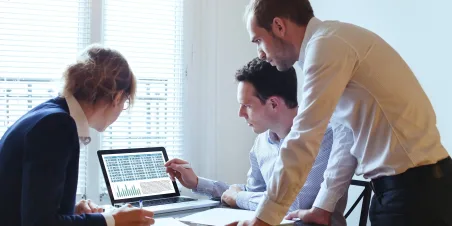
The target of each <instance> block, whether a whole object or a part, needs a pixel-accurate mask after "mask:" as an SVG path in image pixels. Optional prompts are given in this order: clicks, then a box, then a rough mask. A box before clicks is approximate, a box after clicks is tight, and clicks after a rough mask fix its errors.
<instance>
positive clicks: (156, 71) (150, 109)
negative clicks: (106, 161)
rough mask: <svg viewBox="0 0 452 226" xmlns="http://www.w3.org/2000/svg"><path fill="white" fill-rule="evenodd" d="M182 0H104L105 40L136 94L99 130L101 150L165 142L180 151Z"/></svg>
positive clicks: (169, 149) (173, 154)
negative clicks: (127, 70)
mask: <svg viewBox="0 0 452 226" xmlns="http://www.w3.org/2000/svg"><path fill="white" fill-rule="evenodd" d="M182 2H183V1H182V0H132V1H124V0H105V6H104V16H105V17H104V35H103V40H104V43H105V44H107V45H108V46H114V47H115V48H117V49H118V50H119V51H120V52H121V53H123V54H124V55H125V57H126V58H127V59H128V60H129V63H130V66H131V68H132V70H133V72H134V74H135V76H136V77H137V80H138V81H137V84H138V85H137V87H138V92H137V94H138V95H137V100H136V102H135V105H134V106H133V108H132V109H131V110H130V111H129V112H127V111H126V112H123V113H122V115H121V116H120V118H119V119H118V120H117V121H116V122H115V123H113V125H112V126H111V127H109V128H108V129H107V130H106V131H105V132H104V133H103V134H102V144H101V145H102V148H103V149H110V148H113V149H118V148H131V147H155V146H164V147H165V148H166V150H167V152H168V155H169V157H170V158H173V157H180V155H181V154H182V144H183V143H182V141H183V140H182V129H183V128H182V125H183V124H182V95H183V90H182V82H183V80H182V79H183V71H184V70H183V61H182V54H183V52H182V51H183V49H182V41H183V40H182V37H183V35H182V12H183V10H182ZM101 178H103V177H101ZM101 181H103V180H101ZM102 185H103V186H102V187H101V192H103V193H106V192H107V191H106V188H105V185H104V184H102Z"/></svg>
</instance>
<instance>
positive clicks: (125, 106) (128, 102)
mask: <svg viewBox="0 0 452 226" xmlns="http://www.w3.org/2000/svg"><path fill="white" fill-rule="evenodd" d="M129 107H130V97H129V96H128V97H127V99H126V102H124V108H123V110H127V109H129Z"/></svg>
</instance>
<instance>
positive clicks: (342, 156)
mask: <svg viewBox="0 0 452 226" xmlns="http://www.w3.org/2000/svg"><path fill="white" fill-rule="evenodd" d="M332 127H333V137H334V138H333V147H332V150H331V155H330V159H329V161H328V166H327V168H326V170H325V173H324V175H323V177H324V180H323V182H322V184H321V188H320V191H319V194H318V195H317V198H316V200H315V202H314V205H313V206H314V207H317V208H320V209H323V210H326V211H328V212H333V211H334V209H335V207H336V203H337V202H338V200H339V199H340V198H341V197H342V196H343V195H344V194H345V192H346V191H347V190H348V187H349V185H350V182H351V179H352V177H353V174H354V172H355V169H356V166H357V165H358V162H357V160H356V158H355V157H354V156H353V155H352V154H351V152H350V149H351V148H352V146H353V144H354V138H353V133H352V130H351V129H349V128H347V127H345V126H344V125H342V124H332Z"/></svg>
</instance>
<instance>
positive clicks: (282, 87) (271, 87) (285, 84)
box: [166, 58, 347, 226]
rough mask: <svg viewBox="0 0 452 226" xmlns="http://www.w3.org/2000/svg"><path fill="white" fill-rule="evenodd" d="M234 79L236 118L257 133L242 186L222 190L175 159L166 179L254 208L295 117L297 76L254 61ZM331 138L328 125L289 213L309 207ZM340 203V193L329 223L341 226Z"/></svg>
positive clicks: (169, 164)
mask: <svg viewBox="0 0 452 226" xmlns="http://www.w3.org/2000/svg"><path fill="white" fill-rule="evenodd" d="M236 80H237V82H238V92H237V99H238V102H239V103H240V109H239V116H240V117H243V118H244V119H245V120H246V122H247V123H248V125H249V126H250V127H251V128H252V129H253V131H254V132H255V133H257V134H259V135H258V136H257V138H256V140H255V142H254V145H253V147H252V148H251V152H250V154H249V158H250V163H251V169H250V170H249V172H248V180H247V184H246V185H245V184H242V185H232V186H228V185H227V184H225V183H223V182H219V181H213V180H209V179H205V178H202V177H198V176H197V175H196V174H195V173H194V171H193V170H192V169H189V168H184V167H183V166H182V165H181V164H187V163H188V162H186V161H184V160H180V159H172V160H170V161H168V162H167V163H166V167H167V172H168V173H169V174H170V176H171V178H172V180H174V178H177V179H178V180H179V181H180V183H181V184H182V185H183V186H185V187H186V188H189V189H192V190H193V191H194V192H197V193H201V194H205V195H208V196H210V197H221V199H222V201H223V202H225V203H227V204H228V205H230V206H232V207H239V208H242V209H248V210H255V209H256V208H257V205H258V204H259V202H260V200H261V199H262V197H263V195H264V192H265V191H266V190H267V186H268V185H269V184H268V183H269V181H270V177H271V175H272V173H273V166H274V165H275V162H276V161H277V159H278V155H279V150H280V144H282V140H283V139H284V138H285V137H286V136H287V134H288V133H289V131H290V128H291V126H292V121H293V119H294V117H295V116H296V115H297V106H298V102H297V77H296V73H295V69H294V68H291V69H290V70H288V71H284V72H281V71H278V70H277V69H276V67H273V66H271V65H270V64H269V63H267V62H265V61H262V60H260V59H258V58H256V59H253V60H252V61H251V62H249V63H248V64H247V65H246V66H245V67H243V69H241V70H239V71H238V72H237V74H236ZM333 136H334V134H333V131H332V129H331V128H330V127H329V128H328V129H327V130H326V132H325V135H324V139H323V141H322V144H321V147H320V152H319V154H318V156H317V158H316V161H315V163H314V165H313V167H312V170H311V171H310V174H309V176H308V178H307V180H306V183H305V185H304V187H303V188H302V189H301V191H300V193H299V194H298V197H297V199H296V200H295V202H294V203H293V204H292V206H291V207H290V209H289V211H294V210H298V209H310V208H311V207H312V205H313V203H314V200H315V199H316V196H317V194H318V192H319V190H320V184H321V183H322V181H323V173H324V171H325V169H326V166H327V163H328V159H329V156H330V152H331V148H332V145H333V140H334V139H333ZM335 142H336V140H335ZM335 146H341V145H335ZM287 183H290V181H287ZM346 202H347V195H344V196H343V197H342V198H341V199H340V200H339V201H338V203H337V205H335V204H336V203H334V204H333V205H335V211H334V212H333V216H332V223H333V225H339V226H342V225H346V221H345V218H344V210H345V207H346Z"/></svg>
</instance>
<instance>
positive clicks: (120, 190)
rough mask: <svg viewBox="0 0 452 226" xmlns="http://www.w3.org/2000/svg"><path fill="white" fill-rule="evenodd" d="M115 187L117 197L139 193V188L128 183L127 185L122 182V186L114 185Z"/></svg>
mask: <svg viewBox="0 0 452 226" xmlns="http://www.w3.org/2000/svg"><path fill="white" fill-rule="evenodd" d="M116 189H117V190H116V196H117V197H119V198H122V197H130V196H138V195H141V190H140V189H139V188H136V187H135V185H132V186H131V187H130V185H129V187H127V184H124V186H121V187H120V186H119V185H116Z"/></svg>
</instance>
